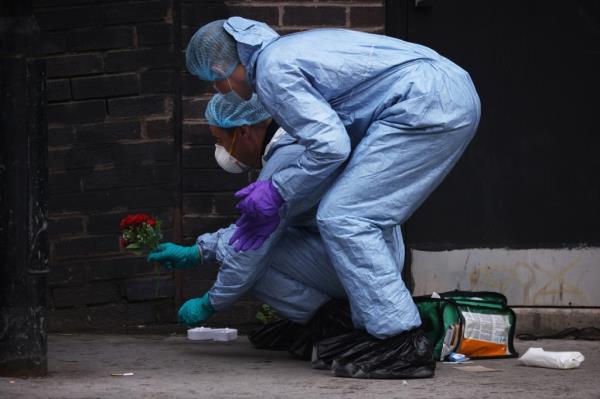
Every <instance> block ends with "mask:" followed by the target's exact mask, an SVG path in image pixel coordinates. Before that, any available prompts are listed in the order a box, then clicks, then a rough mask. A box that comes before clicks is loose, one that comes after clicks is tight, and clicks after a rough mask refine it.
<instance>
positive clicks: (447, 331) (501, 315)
mask: <svg viewBox="0 0 600 399" xmlns="http://www.w3.org/2000/svg"><path fill="white" fill-rule="evenodd" d="M439 296H440V298H431V297H429V296H419V297H414V298H413V299H414V300H415V303H416V304H417V308H418V309H419V314H420V315H421V321H422V322H423V327H422V328H423V329H424V331H425V335H426V336H427V338H429V339H430V340H431V341H432V342H433V343H434V351H433V354H434V357H435V358H436V359H438V360H445V359H446V358H447V356H448V355H449V354H450V353H452V352H454V353H461V354H463V355H465V356H467V357H469V358H471V359H484V358H503V357H517V356H518V353H517V351H516V350H515V348H514V346H513V340H514V335H515V326H516V322H517V318H516V316H515V313H514V312H513V310H512V309H511V308H510V307H508V305H507V301H506V297H505V296H504V295H502V294H500V293H498V292H487V291H449V292H444V293H442V294H439Z"/></svg>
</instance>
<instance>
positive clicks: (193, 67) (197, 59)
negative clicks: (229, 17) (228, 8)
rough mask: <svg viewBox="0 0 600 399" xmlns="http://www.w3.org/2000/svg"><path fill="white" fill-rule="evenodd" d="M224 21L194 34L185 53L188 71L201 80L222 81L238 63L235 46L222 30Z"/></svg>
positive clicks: (218, 21) (209, 24)
mask: <svg viewBox="0 0 600 399" xmlns="http://www.w3.org/2000/svg"><path fill="white" fill-rule="evenodd" d="M224 23H225V20H224V19H220V20H217V21H213V22H210V23H208V24H206V25H204V26H203V27H201V28H200V29H198V30H197V31H196V33H194V36H192V38H191V39H190V42H189V43H188V46H187V49H186V51H185V61H186V66H187V69H188V71H190V73H191V74H193V75H196V76H198V77H199V78H200V79H202V80H207V81H211V82H212V81H215V80H222V79H225V78H227V77H228V76H229V75H231V72H233V70H234V68H235V67H236V66H237V64H238V63H239V56H238V53H237V44H236V42H235V40H234V39H233V37H231V36H230V35H229V33H227V32H226V31H225V29H223V24H224Z"/></svg>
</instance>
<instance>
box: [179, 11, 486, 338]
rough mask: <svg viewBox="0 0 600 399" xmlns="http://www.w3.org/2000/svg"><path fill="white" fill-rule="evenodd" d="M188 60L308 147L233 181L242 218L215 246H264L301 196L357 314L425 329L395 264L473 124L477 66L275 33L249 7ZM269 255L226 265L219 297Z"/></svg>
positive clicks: (373, 45)
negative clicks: (243, 183) (241, 182)
mask: <svg viewBox="0 0 600 399" xmlns="http://www.w3.org/2000/svg"><path fill="white" fill-rule="evenodd" d="M186 60H187V68H188V70H189V71H190V72H191V73H192V74H194V75H196V76H198V77H199V78H200V79H202V80H205V81H212V82H214V85H215V87H216V88H217V90H219V91H220V92H221V93H223V94H224V95H225V96H226V97H227V98H228V99H229V100H230V101H234V102H235V101H238V102H239V101H243V100H244V99H246V100H247V99H250V98H251V96H252V95H253V93H256V95H257V96H258V99H259V100H260V102H261V103H262V104H263V105H264V106H265V108H266V110H267V111H268V112H269V114H270V115H271V116H272V118H273V119H274V120H275V121H276V122H277V123H278V124H279V125H281V126H282V127H283V128H284V129H285V130H286V132H287V133H288V134H289V135H290V136H291V137H292V138H294V139H295V140H297V143H298V144H299V145H300V146H302V147H304V149H303V151H302V153H301V154H300V156H299V157H297V159H296V160H295V161H294V162H293V163H292V164H291V165H288V166H286V167H285V168H283V169H281V170H277V171H274V173H273V174H272V175H270V176H269V177H268V178H267V179H263V180H260V181H258V182H255V183H253V184H251V185H250V186H248V187H247V188H245V189H243V190H241V191H240V192H238V193H237V196H238V197H239V198H240V202H239V204H238V209H239V210H240V211H241V214H242V216H241V217H240V219H239V220H238V221H237V222H236V226H237V227H236V230H235V232H234V234H233V235H232V236H231V238H230V240H229V242H228V243H226V242H220V243H219V245H222V246H227V245H229V244H230V245H231V246H233V250H231V251H232V252H231V253H233V252H235V251H238V252H237V253H236V254H235V255H231V256H237V257H240V259H242V258H244V257H247V256H253V257H254V256H260V254H261V253H263V251H265V246H266V247H267V248H268V247H269V242H270V240H273V239H277V237H278V236H280V234H281V220H284V219H286V218H288V217H289V215H290V214H291V213H293V212H294V211H295V207H296V205H295V203H294V201H295V199H298V198H302V199H303V201H302V204H303V205H304V206H306V207H307V209H309V208H310V207H312V206H315V205H317V204H318V210H317V215H316V218H317V224H318V229H319V232H320V234H321V236H322V240H323V242H324V246H325V249H326V251H327V254H328V256H329V259H330V260H331V262H332V264H333V267H334V268H335V271H336V273H337V275H338V277H339V279H340V281H341V283H342V285H343V287H344V289H345V292H346V293H347V295H348V298H349V302H350V306H351V310H352V319H353V322H354V324H355V326H356V327H357V328H365V329H366V330H367V331H368V332H369V333H370V334H371V335H373V336H375V337H377V338H388V337H393V336H396V335H398V334H400V333H402V332H404V331H408V330H411V329H413V328H415V327H418V326H419V325H420V324H421V320H420V318H419V314H418V311H417V308H416V306H415V304H414V302H413V301H412V298H411V296H410V293H409V292H408V290H407V289H406V287H405V285H404V283H403V281H402V278H401V275H400V273H401V269H402V254H403V246H402V239H401V235H400V230H399V226H400V224H401V223H403V222H404V221H406V220H407V218H408V217H409V216H410V215H411V214H412V213H413V212H414V211H415V210H416V209H417V207H418V206H419V205H420V204H421V203H422V202H423V201H424V200H425V199H426V198H427V196H428V195H429V194H430V193H431V192H432V191H433V190H434V189H435V188H436V187H437V186H438V185H439V183H440V182H441V181H442V179H443V178H444V177H445V176H446V175H447V174H448V172H449V171H450V169H451V168H452V167H453V165H454V164H455V163H456V162H457V160H458V159H459V157H460V156H461V154H462V153H463V152H464V150H465V148H466V146H467V145H468V143H469V141H470V140H471V138H472V137H473V135H474V134H475V131H476V129H477V125H478V123H479V117H480V102H479V98H478V96H477V93H476V90H475V88H474V86H473V83H472V81H471V79H470V77H469V74H468V73H467V72H465V71H464V70H463V69H461V68H460V67H458V66H457V65H455V64H454V63H452V62H451V61H450V60H448V59H446V58H444V57H443V56H441V55H439V54H438V53H436V52H435V51H433V50H431V49H429V48H427V47H424V46H421V45H418V44H414V43H409V42H405V41H402V40H399V39H394V38H390V37H386V36H381V35H375V34H369V33H363V32H355V31H350V30H344V29H317V30H309V31H304V32H299V33H294V34H290V35H286V36H279V35H278V34H277V33H276V32H275V31H273V30H272V29H271V28H269V27H268V26H267V25H266V24H264V23H261V22H257V21H252V20H248V19H244V18H240V17H232V18H229V19H227V20H219V21H214V22H211V23H209V24H207V25H205V26H203V27H201V28H200V29H199V30H198V31H197V32H196V33H195V34H194V36H193V37H192V38H191V40H190V43H189V45H188V47H187V51H186ZM391 244H394V245H397V246H398V247H397V250H394V249H393V246H392V245H391ZM228 248H229V247H228ZM229 250H230V249H228V251H229ZM228 253H229V252H228ZM257 254H259V255H257ZM268 264H269V262H257V263H256V265H257V267H253V268H245V269H241V268H239V269H235V268H232V269H231V271H230V272H228V273H225V274H223V276H221V277H220V278H219V280H217V282H216V283H215V286H214V287H213V288H212V289H211V290H210V291H209V293H208V295H209V298H210V303H211V304H212V305H213V306H214V307H215V308H224V307H226V306H228V305H229V304H231V303H232V302H233V301H235V300H236V299H237V298H239V296H240V295H241V294H242V292H241V291H242V290H243V289H249V288H250V287H252V285H253V282H254V281H256V280H257V278H258V277H260V276H261V275H262V273H263V272H264V269H265V268H266V267H267V265H268ZM232 287H235V289H233V288H232ZM240 288H242V289H240Z"/></svg>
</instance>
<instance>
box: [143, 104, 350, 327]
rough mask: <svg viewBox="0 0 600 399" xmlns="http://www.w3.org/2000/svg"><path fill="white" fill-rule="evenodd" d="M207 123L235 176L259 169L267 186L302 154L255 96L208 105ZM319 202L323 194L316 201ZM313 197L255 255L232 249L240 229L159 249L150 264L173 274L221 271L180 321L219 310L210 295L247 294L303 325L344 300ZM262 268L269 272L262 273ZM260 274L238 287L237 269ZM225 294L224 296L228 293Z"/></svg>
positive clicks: (297, 203) (221, 160)
mask: <svg viewBox="0 0 600 399" xmlns="http://www.w3.org/2000/svg"><path fill="white" fill-rule="evenodd" d="M206 118H207V120H208V123H209V128H210V130H211V133H212V135H213V137H214V139H215V142H216V144H215V158H216V160H217V162H218V164H219V165H220V166H221V167H222V168H223V169H224V170H226V171H228V172H230V173H242V172H244V171H248V170H249V169H250V168H251V167H252V168H261V172H260V175H259V177H258V181H267V180H269V179H270V178H271V176H272V175H273V174H275V173H277V172H278V171H280V170H282V169H284V168H286V167H288V166H289V165H291V164H293V163H294V161H295V160H296V159H298V157H299V156H300V155H301V154H302V152H303V151H304V147H303V146H301V145H299V144H298V143H297V140H295V139H293V138H292V137H291V136H289V135H288V134H286V132H285V131H284V130H283V129H281V128H280V127H279V126H278V124H277V123H276V122H274V121H273V120H272V119H271V117H270V115H269V114H268V113H267V112H266V111H265V110H264V108H263V107H262V105H261V104H260V102H259V101H258V99H257V98H256V96H253V97H252V98H251V100H249V101H243V102H239V103H236V104H232V103H230V102H228V101H227V100H226V99H225V98H224V96H223V95H220V94H217V95H215V96H214V97H213V98H212V99H211V101H210V102H209V103H208V106H207V110H206ZM316 197H317V198H318V197H319V194H317V195H316ZM314 201H315V199H314V197H312V198H297V199H293V200H292V201H291V204H292V205H293V209H292V210H291V211H290V212H289V213H288V214H287V215H286V217H285V218H283V219H282V221H281V223H280V225H279V226H278V227H279V228H278V230H277V231H276V232H275V233H274V234H273V235H274V237H273V238H272V239H270V240H268V241H267V242H266V243H265V244H264V245H262V246H261V248H260V249H259V250H257V251H249V252H246V253H244V252H237V251H235V250H234V249H233V247H232V246H231V245H229V244H228V242H229V240H230V239H231V236H232V235H233V234H234V231H235V225H231V226H229V227H227V228H223V229H220V230H218V231H216V232H214V233H206V234H202V235H201V236H199V237H198V239H197V242H196V244H195V245H192V246H189V247H184V246H180V245H176V244H174V243H164V244H160V246H159V248H158V250H156V251H154V252H152V253H151V254H150V255H149V257H148V260H149V261H158V262H160V263H162V264H163V265H165V266H167V267H169V268H176V269H186V268H191V267H196V266H201V264H202V263H213V262H217V263H218V264H219V273H218V275H217V283H216V284H215V286H214V287H213V288H212V289H211V290H210V291H209V292H208V293H207V294H205V295H204V296H202V297H201V298H194V299H190V300H188V301H187V302H185V303H184V304H183V305H182V307H181V309H180V311H179V318H180V320H181V322H182V323H184V324H187V325H199V324H201V323H202V322H204V321H205V320H206V319H208V318H209V317H210V316H211V315H212V314H214V313H215V312H216V311H218V310H222V309H223V306H221V302H215V304H214V306H213V304H212V303H211V302H212V301H211V300H210V299H209V295H210V294H211V293H216V294H217V295H229V296H234V297H238V296H239V295H241V294H243V293H245V292H246V291H249V292H251V293H252V294H253V295H254V296H255V297H257V298H258V299H260V300H261V301H263V302H264V303H267V304H269V305H270V306H272V307H273V308H274V309H275V310H276V311H277V313H278V314H279V315H281V316H282V317H284V318H285V319H288V320H291V321H293V322H296V323H299V324H306V323H307V322H309V321H310V319H311V318H312V316H313V315H314V314H315V312H317V310H319V308H320V307H321V306H322V305H324V304H325V303H327V302H328V301H329V300H331V299H332V298H345V296H346V294H345V291H344V288H343V287H342V285H341V283H340V281H339V279H338V277H337V275H336V272H335V269H334V268H333V265H332V264H331V262H330V261H329V258H328V256H327V253H326V251H325V248H324V245H323V242H322V240H321V238H320V235H319V232H318V228H317V225H316V218H315V214H316V208H315V207H312V209H310V205H307V204H312V203H314ZM260 265H265V267H261V266H260ZM246 269H257V270H260V272H259V273H258V274H257V275H256V278H255V279H253V280H252V282H250V281H248V282H245V283H244V284H239V283H238V279H237V278H232V277H231V276H232V275H233V276H235V275H237V273H238V272H239V270H246ZM225 287H226V289H225Z"/></svg>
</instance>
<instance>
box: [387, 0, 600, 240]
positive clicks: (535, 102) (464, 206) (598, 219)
mask: <svg viewBox="0 0 600 399" xmlns="http://www.w3.org/2000/svg"><path fill="white" fill-rule="evenodd" d="M417 3H420V4H421V6H418V5H415V1H414V0H413V1H397V0H390V1H388V8H387V31H388V34H393V35H396V36H398V37H401V38H403V39H405V40H409V41H412V42H417V43H420V44H424V45H426V46H428V47H431V48H433V49H435V50H436V51H438V52H439V53H441V54H442V55H444V56H446V57H447V58H449V59H451V60H453V61H454V62H456V63H457V64H458V65H460V66H462V67H463V68H464V69H466V70H467V71H469V73H470V74H471V76H472V78H473V81H474V82H475V85H476V87H477V90H478V92H479V94H480V97H481V102H482V118H481V124H480V127H479V131H478V133H477V135H476V137H475V139H474V140H473V142H472V143H471V145H470V147H469V148H468V150H467V152H466V153H465V155H464V156H463V158H462V159H461V161H460V162H459V163H458V165H457V166H456V168H455V169H454V170H453V172H452V173H451V174H450V175H449V176H448V178H447V179H446V180H445V181H444V183H442V185H441V186H440V187H439V188H438V190H436V192H434V193H433V194H432V196H431V197H430V198H429V199H428V200H427V201H426V202H425V203H424V205H423V206H422V207H421V208H420V209H419V210H418V211H417V212H416V213H415V214H414V215H413V216H412V217H411V219H410V220H409V221H408V224H407V226H406V229H407V242H408V244H409V245H410V246H411V247H412V248H421V249H444V248H460V247H463V248H468V247H515V248H519V247H528V248H531V247H563V246H574V245H581V244H589V245H598V244H600V154H599V152H600V128H599V126H600V124H599V120H600V100H599V98H600V2H597V1H594V0H579V1H545V2H542V1H532V0H530V1H524V0H519V1H516V0H511V1H506V0H503V1H477V0H456V1H441V0H438V1H435V0H428V1H420V2H419V1H417Z"/></svg>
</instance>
